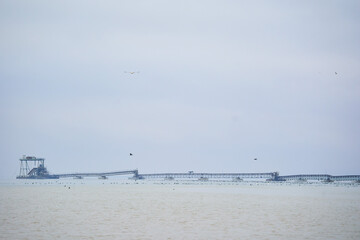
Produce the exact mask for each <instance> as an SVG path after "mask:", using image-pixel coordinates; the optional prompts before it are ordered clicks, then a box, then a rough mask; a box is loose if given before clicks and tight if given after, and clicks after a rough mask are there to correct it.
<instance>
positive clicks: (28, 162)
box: [16, 155, 360, 183]
mask: <svg viewBox="0 0 360 240" xmlns="http://www.w3.org/2000/svg"><path fill="white" fill-rule="evenodd" d="M19 160H20V174H19V176H17V177H16V178H17V179H59V178H74V179H82V178H84V177H98V178H100V179H107V178H108V177H109V176H116V175H132V176H131V177H130V179H134V180H140V179H163V180H175V179H184V180H185V179H197V180H199V181H208V180H209V179H213V180H232V181H243V180H265V181H295V182H306V181H322V182H334V181H355V182H358V183H360V175H341V176H332V175H328V174H298V175H287V176H280V175H279V173H278V172H269V173H195V172H193V171H189V172H187V173H153V174H139V172H138V170H137V169H135V170H124V171H114V172H100V173H66V174H50V173H49V172H48V170H47V169H46V167H45V159H44V158H37V157H33V156H26V155H24V156H23V157H22V158H21V159H19Z"/></svg>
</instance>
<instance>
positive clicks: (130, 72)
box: [124, 71, 140, 74]
mask: <svg viewBox="0 0 360 240" xmlns="http://www.w3.org/2000/svg"><path fill="white" fill-rule="evenodd" d="M124 73H130V74H135V73H140V72H139V71H137V72H126V71H125V72H124Z"/></svg>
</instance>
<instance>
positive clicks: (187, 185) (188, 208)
mask: <svg viewBox="0 0 360 240" xmlns="http://www.w3.org/2000/svg"><path fill="white" fill-rule="evenodd" d="M25 183H26V184H25ZM69 187H70V188H69ZM0 226H1V227H0V239H39V240H41V239H359V238H360V187H359V185H351V184H334V183H332V184H289V183H261V182H260V183H256V182H253V183H249V182H242V183H232V182H206V183H201V182H197V181H189V182H186V181H183V182H181V181H170V182H167V181H154V182H150V181H137V182H134V181H127V180H111V179H109V180H105V181H101V180H94V181H93V180H76V181H75V180H68V181H65V180H57V181H55V180H52V181H48V180H45V181H33V180H30V181H21V183H20V184H19V182H16V183H15V184H14V183H4V182H3V183H2V184H1V185H0Z"/></svg>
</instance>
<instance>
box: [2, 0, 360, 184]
mask: <svg viewBox="0 0 360 240" xmlns="http://www.w3.org/2000/svg"><path fill="white" fill-rule="evenodd" d="M359 13H360V2H359V1H350V0H349V1H342V0H339V1H330V0H324V1H285V0H284V1H256V0H255V1H254V0H251V1H250V0H249V1H226V0H221V1H220V0H219V1H209V0H204V1H202V0H200V1H185V0H182V1H165V0H164V1H160V0H159V1H153V0H150V1H149V0H146V1H145V0H144V1H92V0H87V1H73V0H71V1H45V0H44V1H26V0H23V1H19V0H11V1H10V0H8V1H4V0H0V153H1V156H0V163H1V167H0V178H14V177H15V176H16V175H17V174H18V173H19V161H18V159H19V158H21V157H22V155H31V156H32V155H34V156H37V157H43V158H45V159H46V162H45V164H46V165H47V167H48V170H49V171H50V172H51V173H70V172H97V171H114V170H127V169H135V168H138V170H139V172H140V173H155V172H185V171H188V170H193V171H196V172H272V171H279V172H280V174H281V175H287V174H300V173H327V174H334V175H336V174H360V124H359V123H360V44H359V43H360V14H359ZM126 71H128V72H129V71H140V72H139V73H136V74H129V73H124V72H126ZM335 72H336V73H337V74H336V73H335ZM130 152H131V153H133V156H131V157H130V156H129V153H130ZM254 158H257V159H258V160H257V161H254V160H253V159H254Z"/></svg>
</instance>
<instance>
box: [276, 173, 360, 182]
mask: <svg viewBox="0 0 360 240" xmlns="http://www.w3.org/2000/svg"><path fill="white" fill-rule="evenodd" d="M277 180H278V181H360V175H340V176H332V175H328V174H298V175H286V176H278V179H277Z"/></svg>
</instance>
